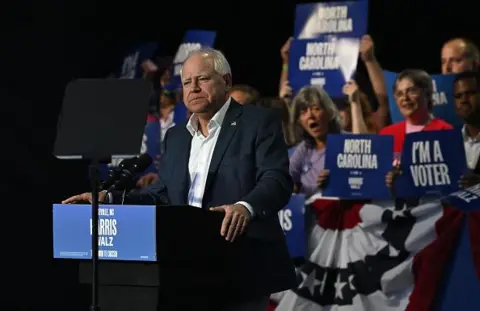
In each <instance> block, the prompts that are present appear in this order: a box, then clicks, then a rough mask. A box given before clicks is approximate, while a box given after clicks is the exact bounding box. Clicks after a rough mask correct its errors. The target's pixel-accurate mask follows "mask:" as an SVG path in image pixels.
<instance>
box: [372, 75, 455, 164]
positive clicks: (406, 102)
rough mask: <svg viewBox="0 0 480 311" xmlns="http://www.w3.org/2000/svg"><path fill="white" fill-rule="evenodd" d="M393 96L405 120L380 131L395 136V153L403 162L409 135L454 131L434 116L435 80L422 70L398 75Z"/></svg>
mask: <svg viewBox="0 0 480 311" xmlns="http://www.w3.org/2000/svg"><path fill="white" fill-rule="evenodd" d="M393 88H394V89H393V94H394V97H395V101H396V102H397V105H398V109H399V110H400V113H401V114H402V115H403V117H404V118H405V120H404V121H401V122H398V123H394V124H392V125H390V126H387V127H385V128H383V129H381V130H380V132H379V134H380V135H392V136H393V152H394V153H395V158H396V159H400V155H401V152H402V149H403V143H404V141H405V136H406V135H407V134H409V133H415V132H420V131H439V130H449V129H453V126H451V125H450V124H448V123H447V122H445V121H443V120H441V119H438V118H435V117H434V116H433V115H432V108H433V98H432V95H433V84H432V77H431V76H430V75H429V74H428V73H426V72H425V71H423V70H420V69H406V70H404V71H402V72H401V73H399V74H398V76H397V79H396V81H395V84H394V86H393Z"/></svg>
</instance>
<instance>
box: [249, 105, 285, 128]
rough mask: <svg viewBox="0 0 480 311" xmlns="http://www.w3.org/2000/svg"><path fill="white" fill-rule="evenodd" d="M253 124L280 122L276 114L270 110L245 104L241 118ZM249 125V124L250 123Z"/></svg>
mask: <svg viewBox="0 0 480 311" xmlns="http://www.w3.org/2000/svg"><path fill="white" fill-rule="evenodd" d="M242 117H244V118H246V119H247V120H249V121H253V123H255V122H258V123H264V122H273V121H275V120H277V119H278V120H280V119H279V117H278V116H277V114H275V112H274V111H273V109H271V108H266V107H260V106H256V105H252V104H247V105H244V106H243V116H242ZM250 124H251V123H250Z"/></svg>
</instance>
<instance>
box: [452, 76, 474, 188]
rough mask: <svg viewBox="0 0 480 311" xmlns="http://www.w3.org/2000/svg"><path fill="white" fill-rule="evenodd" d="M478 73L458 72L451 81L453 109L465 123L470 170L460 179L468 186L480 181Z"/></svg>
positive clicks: (465, 140)
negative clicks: (452, 81)
mask: <svg viewBox="0 0 480 311" xmlns="http://www.w3.org/2000/svg"><path fill="white" fill-rule="evenodd" d="M479 92H480V73H479V72H476V71H466V72H462V73H459V74H458V75H457V77H456V78H455V81H454V83H453V97H454V100H455V111H456V113H457V116H458V117H459V118H461V119H462V120H463V121H464V122H465V124H464V126H463V128H462V134H463V141H464V146H465V154H466V156H467V165H468V168H469V169H470V171H469V172H468V173H466V174H465V175H464V176H462V178H461V179H460V186H461V187H463V188H468V187H470V186H473V185H475V184H478V183H480V161H479V157H480V94H479Z"/></svg>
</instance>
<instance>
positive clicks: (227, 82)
mask: <svg viewBox="0 0 480 311" xmlns="http://www.w3.org/2000/svg"><path fill="white" fill-rule="evenodd" d="M223 80H225V88H226V89H227V90H228V89H230V88H231V87H232V74H231V73H227V74H226V75H223Z"/></svg>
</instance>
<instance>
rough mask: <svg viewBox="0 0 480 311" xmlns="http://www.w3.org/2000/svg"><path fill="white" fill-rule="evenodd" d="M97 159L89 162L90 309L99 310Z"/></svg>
mask: <svg viewBox="0 0 480 311" xmlns="http://www.w3.org/2000/svg"><path fill="white" fill-rule="evenodd" d="M98 163H99V162H98V160H93V161H92V163H91V164H90V178H91V182H92V185H91V186H92V304H91V306H90V311H100V305H99V302H98V286H99V284H98V208H99V203H98V201H99V189H98V187H99V184H100V173H99V169H98Z"/></svg>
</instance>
